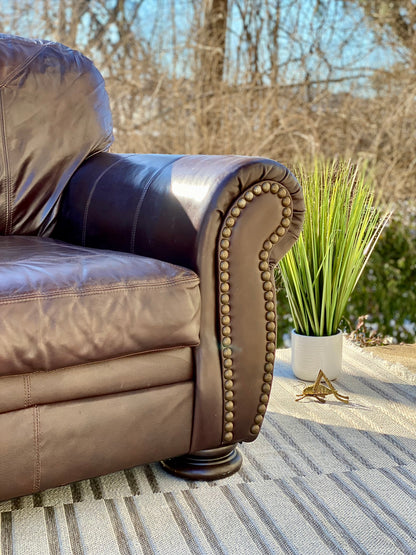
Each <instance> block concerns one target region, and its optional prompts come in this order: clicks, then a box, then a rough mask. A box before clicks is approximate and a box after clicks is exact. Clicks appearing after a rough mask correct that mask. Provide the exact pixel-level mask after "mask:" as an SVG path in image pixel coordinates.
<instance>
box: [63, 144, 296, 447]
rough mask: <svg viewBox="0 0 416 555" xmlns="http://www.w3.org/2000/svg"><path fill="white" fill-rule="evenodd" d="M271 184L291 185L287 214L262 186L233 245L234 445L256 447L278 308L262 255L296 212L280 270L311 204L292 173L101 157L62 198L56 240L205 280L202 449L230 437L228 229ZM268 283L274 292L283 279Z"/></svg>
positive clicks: (208, 159) (198, 439) (250, 164)
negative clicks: (224, 239)
mask: <svg viewBox="0 0 416 555" xmlns="http://www.w3.org/2000/svg"><path fill="white" fill-rule="evenodd" d="M263 182H265V183H269V184H270V183H272V184H277V183H281V184H283V186H284V189H285V190H286V191H288V193H289V197H290V206H289V207H285V206H284V205H283V204H282V201H283V199H281V198H280V197H278V196H277V194H272V192H271V190H269V191H268V192H267V193H264V192H263V191H262V189H261V188H260V190H261V191H262V193H261V194H260V195H254V194H253V197H254V198H253V201H252V202H251V203H249V206H248V207H247V209H244V210H243V211H242V212H241V216H240V217H239V218H238V219H237V220H236V226H235V232H233V239H232V241H231V245H230V247H229V254H230V271H229V274H230V283H229V285H230V288H231V293H230V298H231V300H230V303H229V305H228V306H231V314H230V316H231V321H232V323H231V324H230V325H231V329H232V330H233V334H232V336H231V337H232V342H233V345H231V348H232V350H233V360H234V362H235V369H234V370H233V371H234V386H235V387H234V391H233V393H234V400H233V402H234V404H235V407H238V412H236V413H235V417H236V418H235V419H234V422H233V427H234V432H235V434H234V438H233V439H235V440H237V441H241V440H244V441H251V440H253V439H255V437H256V435H253V434H252V433H251V432H250V430H251V428H252V426H253V421H254V419H255V418H256V417H257V416H258V415H257V407H258V406H259V405H263V406H264V403H263V402H260V397H262V395H264V393H263V392H262V388H263V383H262V380H263V368H264V364H265V356H266V346H267V343H270V341H268V340H267V339H266V314H267V313H268V312H270V311H266V310H265V301H264V293H265V292H264V290H263V285H264V284H263V282H262V279H261V276H262V272H260V271H259V262H260V261H259V255H260V252H262V245H263V243H264V241H266V240H268V238H269V237H270V236H271V235H273V234H274V231H275V230H276V228H277V227H278V225H279V222H280V221H281V220H282V219H285V218H284V217H283V211H284V210H285V209H287V208H289V210H290V214H291V215H290V218H288V219H287V221H288V222H290V225H289V227H287V228H284V229H285V233H284V235H283V236H281V237H279V240H278V242H276V243H273V244H272V248H271V250H270V251H268V252H269V255H268V262H269V263H270V264H271V265H272V266H273V265H274V264H275V263H276V262H277V261H278V260H280V258H281V257H282V256H283V255H284V254H285V252H286V251H287V250H288V249H289V248H290V247H291V245H292V244H293V243H294V242H295V241H296V239H297V237H298V236H299V233H300V230H301V225H302V221H303V213H304V204H303V197H302V192H301V189H300V187H299V184H298V182H297V181H296V179H295V178H294V177H293V175H292V174H291V173H290V172H289V171H288V170H287V169H286V168H285V167H284V166H282V165H281V164H279V163H277V162H274V161H272V160H267V159H262V158H253V157H243V156H173V155H155V154H150V155H120V154H109V153H101V154H98V155H96V156H94V157H92V158H90V159H89V160H87V161H86V162H85V163H84V164H83V165H82V166H81V167H80V168H79V169H78V170H77V172H76V173H75V175H74V176H73V178H72V179H71V181H70V183H69V185H68V188H67V189H66V191H65V194H64V196H63V199H62V205H61V209H60V212H59V216H58V222H57V226H56V228H55V231H54V234H55V235H56V236H57V237H59V238H61V239H63V240H65V241H69V242H73V243H77V244H80V245H87V246H90V247H99V248H112V249H114V250H126V251H130V252H136V253H138V254H142V255H146V256H152V257H155V258H158V259H162V260H168V261H169V262H173V263H176V264H181V265H183V266H187V267H189V268H192V269H193V270H194V271H196V272H197V274H198V275H199V277H200V280H201V285H200V289H201V329H200V340H201V343H200V347H198V348H197V349H196V368H197V372H196V376H195V380H196V403H195V417H194V418H195V425H194V428H193V439H192V450H193V451H198V450H200V449H206V448H209V447H217V446H218V445H220V444H221V442H222V441H223V435H224V410H225V409H224V407H225V402H224V383H225V381H226V380H225V379H224V370H225V369H224V368H223V363H222V361H221V352H220V349H219V347H218V346H219V345H221V342H222V341H223V339H222V338H221V333H220V330H221V318H222V316H221V312H220V309H221V307H220V295H219V286H220V283H219V282H220V279H219V268H220V263H221V259H220V252H221V246H220V240H221V237H220V229H221V225H222V224H223V223H224V222H225V221H226V220H227V215H230V214H229V211H231V210H233V207H234V206H235V203H236V202H237V201H238V199H239V198H240V197H241V196H244V194H245V193H246V192H248V191H249V190H250V189H251V188H252V187H253V186H256V185H258V184H259V183H263ZM289 197H288V198H289ZM286 200H287V199H286ZM285 223H286V222H285ZM231 263H232V264H231ZM269 283H270V285H271V287H272V292H273V291H274V280H273V279H271V281H270V279H269ZM248 317H249V319H248ZM274 319H275V318H274ZM275 325H276V324H275ZM267 333H274V332H267ZM269 337H270V336H269ZM226 412H230V411H226ZM227 417H229V415H227Z"/></svg>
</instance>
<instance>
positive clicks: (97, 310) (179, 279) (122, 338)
mask: <svg viewBox="0 0 416 555" xmlns="http://www.w3.org/2000/svg"><path fill="white" fill-rule="evenodd" d="M199 310H200V294H199V279H198V276H197V275H196V274H194V273H193V272H192V271H191V270H188V269H186V268H182V267H179V266H175V265H173V264H169V263H167V262H162V261H159V260H154V259H151V258H146V257H142V256H138V255H134V254H126V253H120V252H114V251H108V250H98V249H90V248H84V247H79V246H74V245H69V244H67V243H63V242H60V241H56V240H53V239H46V238H40V237H28V236H25V237H23V236H5V237H0V376H5V375H11V374H20V373H29V372H33V371H47V370H54V369H58V368H64V367H67V366H73V365H79V364H84V363H89V362H94V361H102V360H107V359H112V358H117V357H120V356H127V355H131V354H139V353H146V352H152V351H160V350H164V349H171V348H174V347H183V346H193V345H197V344H198V341H199Z"/></svg>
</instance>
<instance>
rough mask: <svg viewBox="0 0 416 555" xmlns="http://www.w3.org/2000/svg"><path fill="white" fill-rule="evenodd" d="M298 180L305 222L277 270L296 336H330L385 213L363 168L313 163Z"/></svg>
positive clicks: (384, 221) (345, 164)
mask: <svg viewBox="0 0 416 555" xmlns="http://www.w3.org/2000/svg"><path fill="white" fill-rule="evenodd" d="M297 177H298V179H299V181H300V183H301V185H302V187H303V193H304V196H305V205H306V214H305V222H304V226H303V231H302V233H301V235H300V237H299V240H298V241H297V242H296V244H295V245H294V246H293V247H292V249H291V250H290V251H289V252H288V254H286V256H285V257H284V258H283V259H282V260H281V262H280V270H281V274H282V278H283V282H284V285H285V288H286V293H287V297H288V301H289V305H290V309H291V312H292V316H293V320H294V325H295V331H296V332H297V333H299V334H302V335H314V336H323V335H325V336H326V335H333V334H335V333H337V331H338V328H339V325H340V322H341V318H342V315H343V313H344V311H345V308H346V305H347V302H348V299H349V297H350V295H351V293H352V291H353V290H354V287H355V286H356V284H357V282H358V279H359V277H360V275H361V273H362V271H363V269H364V267H365V265H366V263H367V261H368V259H369V257H370V255H371V253H372V251H373V249H374V246H375V244H376V242H377V240H378V238H379V237H380V234H381V232H382V230H383V228H384V227H385V225H386V223H387V221H388V219H389V217H390V212H386V211H384V210H383V209H382V208H381V207H380V205H379V204H378V202H377V201H376V199H375V195H374V191H373V188H372V186H371V182H370V181H369V179H368V178H367V177H366V172H365V168H356V167H354V166H353V165H352V164H351V162H339V161H335V162H332V163H330V162H324V161H321V160H317V161H316V162H315V164H314V167H313V171H312V172H311V173H308V172H307V171H306V170H305V169H304V168H300V169H299V171H298V172H297Z"/></svg>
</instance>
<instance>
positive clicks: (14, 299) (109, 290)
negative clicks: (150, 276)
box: [0, 278, 199, 305]
mask: <svg viewBox="0 0 416 555" xmlns="http://www.w3.org/2000/svg"><path fill="white" fill-rule="evenodd" d="M182 284H194V285H198V284H199V280H195V279H194V278H193V279H189V280H183V281H171V282H166V283H162V284H158V285H131V286H123V287H108V288H105V289H104V288H102V289H90V290H87V291H79V292H70V291H68V292H62V293H61V292H56V293H53V292H52V293H45V294H38V295H27V296H21V297H10V298H8V299H7V300H0V305H8V304H14V303H17V302H25V301H34V300H46V299H56V298H65V297H85V296H88V295H101V294H104V293H105V294H108V293H113V292H114V293H120V292H121V293H122V292H125V291H130V290H135V289H145V290H148V289H150V290H153V289H163V288H168V287H171V286H172V287H173V286H176V285H182Z"/></svg>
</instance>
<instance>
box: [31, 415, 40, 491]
mask: <svg viewBox="0 0 416 555" xmlns="http://www.w3.org/2000/svg"><path fill="white" fill-rule="evenodd" d="M39 434H40V419H39V407H38V406H37V405H34V407H33V442H34V453H35V460H34V469H33V491H34V492H36V491H39V490H40V474H41V467H40V451H39Z"/></svg>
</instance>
